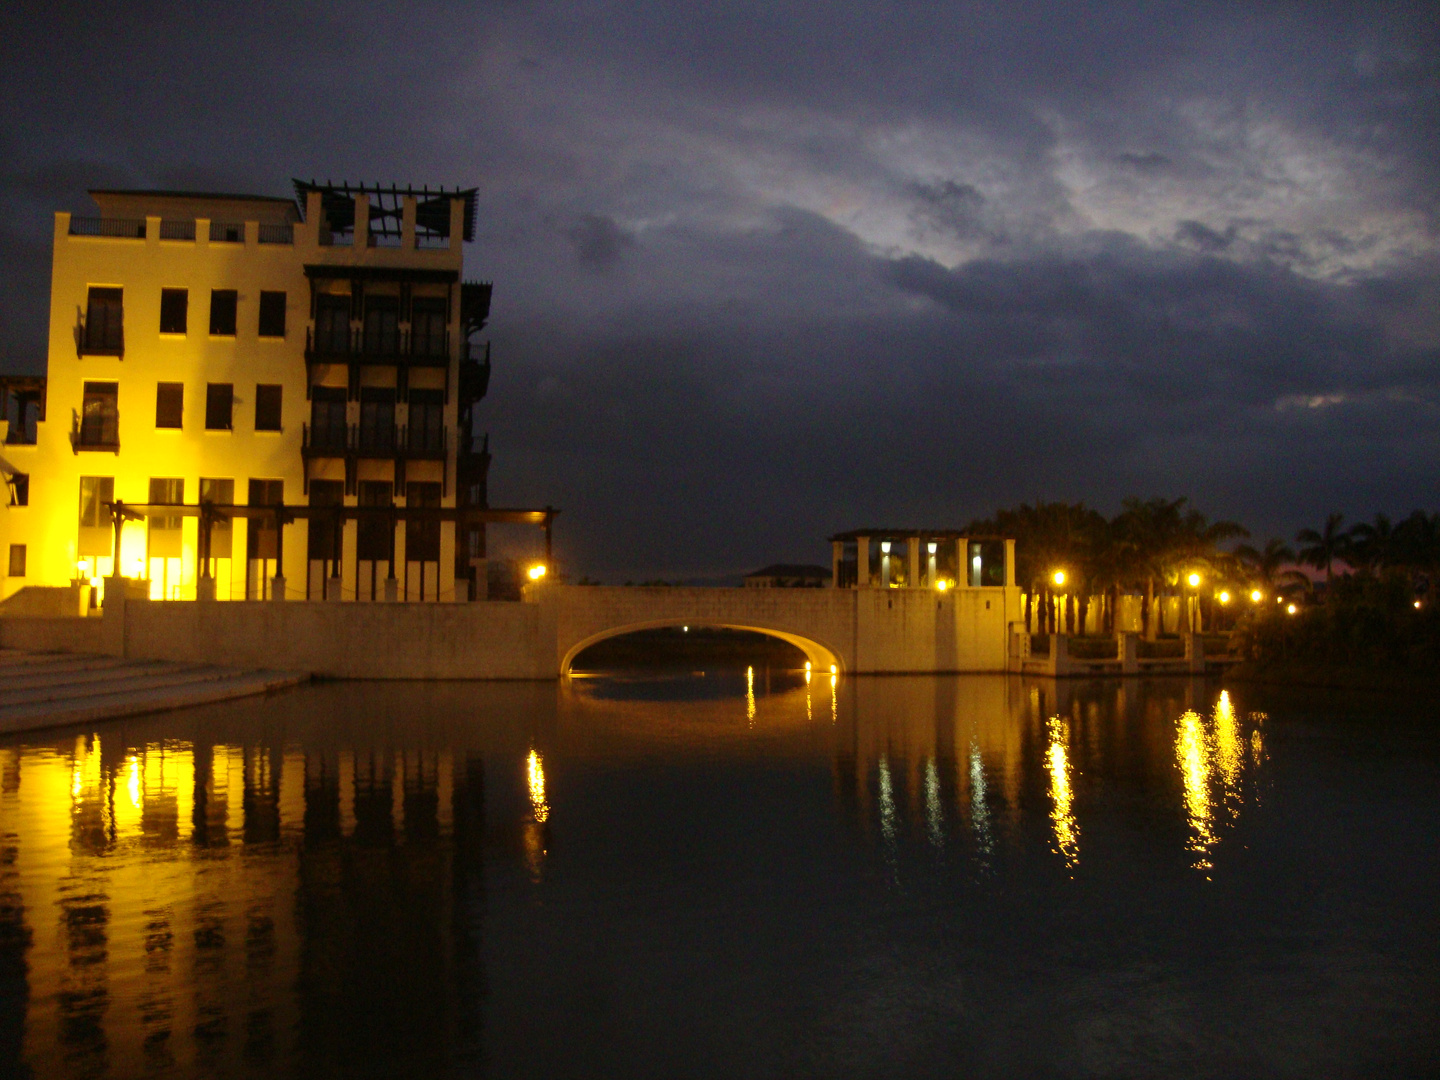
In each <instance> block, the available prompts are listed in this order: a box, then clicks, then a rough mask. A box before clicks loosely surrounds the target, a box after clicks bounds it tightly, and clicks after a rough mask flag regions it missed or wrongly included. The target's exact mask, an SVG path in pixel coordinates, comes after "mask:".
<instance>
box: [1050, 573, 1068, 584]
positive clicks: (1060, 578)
mask: <svg viewBox="0 0 1440 1080" xmlns="http://www.w3.org/2000/svg"><path fill="white" fill-rule="evenodd" d="M1050 580H1051V581H1053V582H1055V584H1056V585H1064V584H1065V571H1064V570H1056V571H1055V575H1054V576H1053V577H1052V578H1051V579H1050Z"/></svg>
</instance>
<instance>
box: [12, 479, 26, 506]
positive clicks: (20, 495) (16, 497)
mask: <svg viewBox="0 0 1440 1080" xmlns="http://www.w3.org/2000/svg"><path fill="white" fill-rule="evenodd" d="M10 505H11V506H29V505H30V474H29V473H23V472H17V473H11V474H10Z"/></svg>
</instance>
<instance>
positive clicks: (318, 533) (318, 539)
mask: <svg viewBox="0 0 1440 1080" xmlns="http://www.w3.org/2000/svg"><path fill="white" fill-rule="evenodd" d="M310 505H311V506H344V505H345V482H344V481H343V480H311V481H310ZM342 528H343V525H342V523H341V520H340V518H339V517H333V518H324V517H318V516H317V517H312V518H310V530H309V531H310V535H309V540H308V541H307V542H306V547H307V550H308V551H309V558H311V559H335V558H339V552H340V541H339V535H338V534H339V532H340V530H341V529H342Z"/></svg>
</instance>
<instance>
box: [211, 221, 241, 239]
mask: <svg viewBox="0 0 1440 1080" xmlns="http://www.w3.org/2000/svg"><path fill="white" fill-rule="evenodd" d="M210 242H211V243H212V244H243V243H244V242H245V223H244V222H243V221H212V222H210Z"/></svg>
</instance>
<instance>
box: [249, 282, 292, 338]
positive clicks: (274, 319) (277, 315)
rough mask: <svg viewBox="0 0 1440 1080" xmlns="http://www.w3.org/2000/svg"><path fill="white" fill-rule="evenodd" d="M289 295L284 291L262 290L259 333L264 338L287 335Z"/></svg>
mask: <svg viewBox="0 0 1440 1080" xmlns="http://www.w3.org/2000/svg"><path fill="white" fill-rule="evenodd" d="M287 302H288V297H287V295H286V294H285V293H283V292H273V291H270V290H262V291H261V293H260V321H259V324H258V327H257V331H256V332H257V334H258V335H259V336H260V337H262V338H283V337H284V336H285V308H286V304H287Z"/></svg>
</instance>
